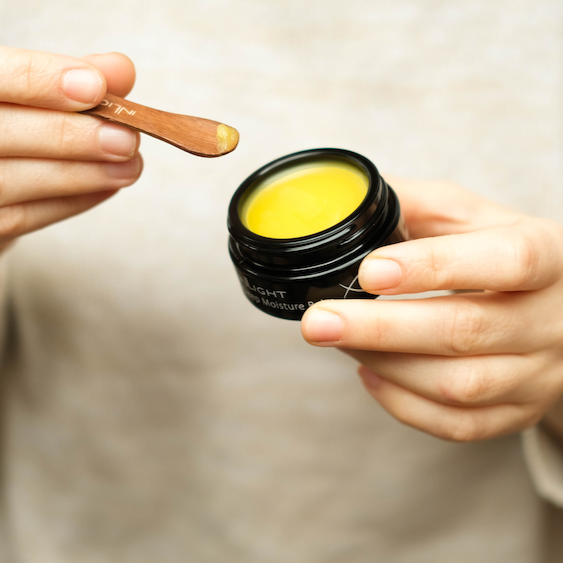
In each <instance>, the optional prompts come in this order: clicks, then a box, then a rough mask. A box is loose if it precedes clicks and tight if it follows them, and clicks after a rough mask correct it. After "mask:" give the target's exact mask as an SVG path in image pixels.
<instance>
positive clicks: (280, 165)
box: [228, 148, 387, 252]
mask: <svg viewBox="0 0 563 563" xmlns="http://www.w3.org/2000/svg"><path fill="white" fill-rule="evenodd" d="M321 160H340V161H344V162H347V163H348V164H352V165H353V166H356V167H357V168H359V169H361V170H362V171H363V172H364V173H365V174H366V177H367V179H368V187H367V192H366V195H365V197H364V199H363V200H362V201H361V203H360V204H359V205H358V206H357V207H356V209H355V210H354V211H353V212H352V213H350V214H349V215H348V216H347V217H345V218H344V219H343V220H342V221H339V222H338V223H336V224H335V225H332V226H330V227H328V228H327V229H323V230H322V231H318V232H316V233H312V234H310V235H305V236H301V237H294V238H270V237H264V236H262V235H258V234H257V233H255V232H253V231H251V230H250V229H249V228H248V227H247V226H246V225H245V224H244V223H243V221H242V219H241V217H240V209H241V207H242V204H243V203H244V200H245V198H246V197H247V196H248V195H249V194H250V193H251V192H252V191H253V189H254V188H256V187H257V186H258V185H259V184H261V183H263V182H264V180H265V179H266V178H267V177H268V176H270V175H273V174H277V173H279V172H281V171H283V170H284V169H286V168H287V169H289V168H293V167H295V166H297V165H300V164H306V163H308V162H315V161H321ZM384 192H386V184H385V182H383V181H381V177H380V175H379V172H378V171H377V168H376V167H375V165H374V164H373V163H372V162H371V161H370V160H369V159H367V158H366V157H364V156H363V155H361V154H358V153H355V152H352V151H348V150H345V149H335V148H320V149H308V150H304V151H298V152H295V153H292V154H289V155H286V156H282V157H280V158H278V159H276V160H273V161H271V162H269V163H267V164H265V165H264V166H262V167H260V168H259V169H258V170H256V171H255V172H254V173H252V174H251V175H250V176H248V177H247V178H246V179H245V180H244V181H243V182H242V183H241V184H240V186H239V187H238V188H237V190H236V191H235V193H234V195H233V197H232V199H231V203H230V205H229V211H228V229H229V233H230V234H231V235H232V236H234V237H235V238H236V239H237V241H238V242H240V243H242V244H244V245H245V246H247V245H248V246H251V247H253V248H256V249H258V248H260V249H263V250H267V248H271V247H272V246H275V247H276V248H277V249H278V250H282V249H283V250H284V252H291V251H292V250H295V251H304V250H307V248H308V247H311V249H313V248H316V247H318V246H319V244H320V245H323V244H325V243H330V242H333V241H334V240H335V239H339V238H341V237H346V236H347V235H348V234H350V233H351V232H352V231H353V230H355V229H354V228H353V227H354V226H355V225H356V222H357V221H358V219H359V218H361V216H362V215H364V214H366V213H369V214H370V215H372V214H373V212H374V211H376V209H377V208H378V207H379V204H380V202H381V200H382V199H383V200H385V199H386V195H387V194H386V193H384Z"/></svg>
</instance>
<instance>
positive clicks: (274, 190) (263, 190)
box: [241, 161, 368, 238]
mask: <svg viewBox="0 0 563 563" xmlns="http://www.w3.org/2000/svg"><path fill="white" fill-rule="evenodd" d="M367 190H368V178H367V175H366V174H365V173H364V172H363V171H362V170H361V169H359V168H356V167H355V166H352V165H351V164H347V163H345V162H338V161H326V162H320V163H312V164H303V165H301V166H296V167H295V168H293V169H290V170H289V171H284V172H282V173H280V174H277V175H274V176H272V177H271V178H268V179H267V180H266V181H265V182H264V183H263V184H261V185H259V186H258V187H257V188H256V189H255V190H254V192H253V193H251V194H250V196H249V197H248V198H247V200H246V201H245V203H244V204H243V206H242V209H241V220H242V222H243V224H244V225H245V227H246V228H247V229H249V230H251V231H252V232H254V233H256V234H257V235H260V236H263V237H269V238H297V237H304V236H307V235H312V234H314V233H318V232H320V231H324V230H325V229H328V228H329V227H332V226H333V225H336V224H337V223H340V221H342V220H343V219H345V218H346V217H348V215H350V214H351V213H352V212H353V211H354V210H355V209H356V208H357V207H358V206H359V205H360V203H361V202H362V201H363V199H364V198H365V196H366V194H367Z"/></svg>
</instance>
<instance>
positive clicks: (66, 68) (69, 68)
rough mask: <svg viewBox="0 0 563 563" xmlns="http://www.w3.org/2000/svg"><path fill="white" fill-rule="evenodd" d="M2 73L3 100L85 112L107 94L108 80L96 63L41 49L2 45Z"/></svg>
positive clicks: (1, 95) (0, 51) (0, 91)
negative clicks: (33, 49) (45, 51)
mask: <svg viewBox="0 0 563 563" xmlns="http://www.w3.org/2000/svg"><path fill="white" fill-rule="evenodd" d="M0 76H2V80H1V81H0V102H10V103H13V104H20V105H25V106H35V107H42V108H49V109H58V110H66V111H83V110H86V109H89V108H91V107H94V106H96V105H98V104H99V103H100V102H101V101H102V99H103V97H104V95H105V93H106V79H105V77H104V75H103V74H102V72H101V71H100V70H99V69H98V68H96V67H95V66H94V65H93V64H91V63H89V62H88V61H86V60H84V59H75V58H73V57H67V56H65V55H55V54H52V53H43V52H41V51H29V50H26V49H16V48H13V47H0Z"/></svg>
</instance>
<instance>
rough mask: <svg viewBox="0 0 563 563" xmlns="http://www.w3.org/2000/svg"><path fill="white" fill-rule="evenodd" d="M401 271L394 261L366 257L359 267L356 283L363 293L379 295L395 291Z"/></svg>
mask: <svg viewBox="0 0 563 563" xmlns="http://www.w3.org/2000/svg"><path fill="white" fill-rule="evenodd" d="M402 278H403V269H402V267H401V265H400V264H399V263H398V262H396V261H395V260H389V259H388V258H378V257H369V256H368V257H367V258H366V259H365V260H364V261H363V262H362V263H361V265H360V270H359V272H358V281H359V283H360V286H361V287H362V289H363V290H364V291H367V292H368V293H375V294H377V293H381V292H384V291H388V290H391V289H396V288H397V287H398V286H399V285H400V284H401V281H402Z"/></svg>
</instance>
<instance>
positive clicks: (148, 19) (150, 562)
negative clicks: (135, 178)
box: [0, 0, 563, 563]
mask: <svg viewBox="0 0 563 563" xmlns="http://www.w3.org/2000/svg"><path fill="white" fill-rule="evenodd" d="M562 18H563V4H562V3H561V2H559V1H557V0H539V1H538V0H522V1H517V2H515V1H513V0H496V1H495V2H490V1H485V0H474V1H472V2H468V1H464V2H461V1H457V0H456V1H446V0H443V1H442V0H394V1H393V2H391V1H387V2H385V1H383V0H375V1H374V0H347V1H345V2H344V1H320V0H313V1H308V2H302V1H297V0H268V1H267V2H265V1H263V0H231V1H229V0H213V1H206V2H196V1H195V0H187V1H186V0H183V1H180V0H161V1H159V2H148V1H140V0H135V1H133V0H130V1H129V0H115V1H113V2H110V1H108V0H100V1H99V2H95V3H89V4H84V3H80V4H79V3H76V2H71V1H70V0H59V1H57V2H54V3H53V2H51V3H45V2H41V1H39V0H18V2H8V1H7V0H0V43H3V44H6V45H10V46H16V47H24V48H31V49H39V50H47V51H53V52H60V53H66V54H70V55H76V56H81V55H84V54H87V53H90V52H108V51H122V52H124V53H126V54H128V55H129V56H130V57H131V58H132V59H133V60H134V62H135V63H136V67H137V72H138V80H137V85H136V87H135V89H134V90H133V92H132V94H131V95H130V98H131V99H132V100H134V101H137V102H139V103H144V104H147V105H153V106H155V107H158V108H161V109H165V110H168V111H174V112H178V113H186V114H191V115H199V116H202V117H209V118H212V119H216V120H219V121H223V122H225V123H228V124H231V125H233V126H235V127H237V128H238V129H239V131H240V132H241V144H240V147H239V148H238V149H237V150H236V152H235V153H233V154H231V155H229V156H227V157H224V158H222V159H218V160H204V159H198V158H196V157H192V156H190V155H186V154H184V153H181V152H180V151H178V150H177V149H174V148H172V147H170V146H168V145H165V144H162V143H159V142H157V141H155V140H154V139H152V138H148V137H144V138H143V141H142V153H143V155H144V158H145V171H144V174H143V177H142V178H141V180H140V181H139V182H138V183H137V184H136V185H135V186H133V187H131V188H127V189H125V190H123V192H122V193H120V194H118V196H117V197H115V198H114V199H112V200H111V201H109V202H107V203H106V204H104V205H103V206H101V207H99V208H97V209H95V210H93V211H92V212H90V213H88V214H85V215H83V216H80V217H78V218H74V219H72V220H69V221H67V222H65V223H62V224H60V225H57V226H54V227H51V228H48V229H46V230H44V231H42V232H39V233H36V234H33V235H30V236H27V237H25V238H24V239H23V240H21V241H20V242H19V243H18V244H17V245H16V247H15V248H14V249H13V251H12V252H11V253H10V256H9V263H8V270H9V271H8V273H9V276H10V284H9V287H8V291H9V294H10V296H11V299H12V310H13V319H12V320H13V323H12V328H13V330H12V332H11V340H10V342H9V350H8V352H9V353H8V354H7V355H6V361H5V366H4V369H3V373H4V379H5V382H6V387H7V392H6V398H5V401H4V402H5V408H4V412H5V413H6V416H5V417H4V428H5V430H4V435H5V440H4V446H3V451H4V461H3V467H4V471H3V496H4V500H5V503H4V504H5V510H4V516H5V521H6V522H5V527H4V530H5V537H6V539H5V541H4V546H5V550H6V553H5V555H4V559H2V561H4V560H5V561H7V562H8V561H9V563H70V562H72V563H76V562H78V561H80V563H101V562H104V563H114V562H115V563H117V562H119V563H154V562H156V561H158V562H159V563H179V562H185V561H189V562H190V563H216V562H217V563H219V562H224V561H229V562H231V563H239V562H240V563H258V562H260V563H276V562H289V561H291V562H292V563H368V562H370V563H371V562H374V561H377V562H379V561H381V562H386V563H415V562H416V563H436V562H438V561H455V562H456V563H466V562H474V561H480V562H482V563H488V562H491V563H492V562H494V563H504V562H506V563H520V562H521V563H536V562H537V563H539V562H543V561H548V560H550V559H549V558H550V557H551V561H561V557H563V555H560V554H559V555H557V553H556V551H555V550H556V548H555V547H553V543H552V541H551V540H549V539H548V535H549V534H551V538H552V539H553V538H555V537H562V536H563V532H562V529H563V527H562V526H563V523H562V521H561V516H560V514H559V513H558V511H557V510H556V509H554V508H550V507H548V506H547V505H546V504H545V503H544V502H543V501H541V500H540V499H539V497H538V496H537V494H536V493H535V492H534V490H533V487H532V484H531V480H530V477H529V474H528V472H527V469H526V467H525V464H524V461H523V455H522V451H521V448H520V440H519V437H518V436H512V437H508V438H504V439H498V440H493V441H490V442H486V443H478V444H467V445H458V444H450V443H445V442H441V441H438V440H435V439H434V438H431V437H428V436H425V435H423V434H421V433H419V432H416V431H414V430H411V429H409V428H406V427H403V426H401V425H400V424H399V423H397V422H395V421H394V420H392V419H391V418H390V417H389V416H388V415H387V414H386V413H384V412H383V411H382V410H381V409H380V408H379V407H378V406H377V405H376V404H375V403H374V402H373V401H372V400H371V399H370V398H369V397H368V396H367V395H366V394H365V393H364V392H363V391H362V389H361V386H360V384H359V381H358V378H357V376H356V375H355V366H354V363H353V362H352V361H350V360H349V359H348V358H346V357H344V356H343V355H340V354H338V353H337V352H335V351H332V350H319V349H314V348H311V347H309V346H307V345H306V344H305V343H304V342H303V341H302V339H301V336H300V332H299V326H298V324H297V323H291V322H286V321H281V320H279V319H275V318H273V317H268V316H267V315H264V314H263V313H260V312H259V311H257V310H255V309H254V308H252V307H251V305H250V304H249V303H248V302H246V300H245V298H244V297H243V295H242V292H241V290H240V288H239V287H238V282H237V280H236V276H235V274H234V271H233V268H232V266H231V264H230V262H229V258H228V254H227V251H226V238H227V233H226V226H225V223H226V209H227V206H228V202H229V199H230V197H231V195H232V192H233V191H234V190H235V188H236V187H237V186H238V184H239V183H240V182H241V181H242V180H243V179H244V178H245V177H246V176H247V175H248V174H250V173H251V172H252V171H253V170H255V169H256V168H257V167H259V166H261V165H262V164H264V163H266V162H267V161H269V160H271V159H273V158H275V157H278V156H281V155H283V154H286V153H289V152H294V151H296V150H300V149H305V148H314V147H319V146H336V147H341V148H347V149H350V150H355V151H357V152H360V153H363V154H364V155H366V156H367V157H368V158H371V159H372V160H373V161H374V163H375V164H376V166H378V167H379V168H380V169H381V170H383V171H389V172H393V173H395V174H402V175H407V176H414V177H441V178H447V179H450V180H453V181H456V182H458V183H460V184H462V185H464V186H466V187H468V188H470V189H472V190H475V191H477V192H479V193H481V194H483V195H486V196H489V197H491V198H493V199H496V200H498V201H503V202H505V203H508V204H511V205H513V206H516V207H518V208H519V209H521V210H524V211H527V212H530V213H533V214H537V215H542V216H549V217H552V218H555V219H558V220H563V190H562V189H561V186H562V183H563V156H562V155H563V150H562V149H563V127H562V103H561V100H563V96H562V94H563V92H562V89H563V88H562V83H561V79H562V68H563V67H562V62H563V56H562V54H563V53H562V51H563V33H562V31H563V30H562V21H563V19H562ZM0 128H1V124H0ZM550 545H551V547H550ZM550 550H551V555H549V551H550ZM558 557H559V558H558Z"/></svg>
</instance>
